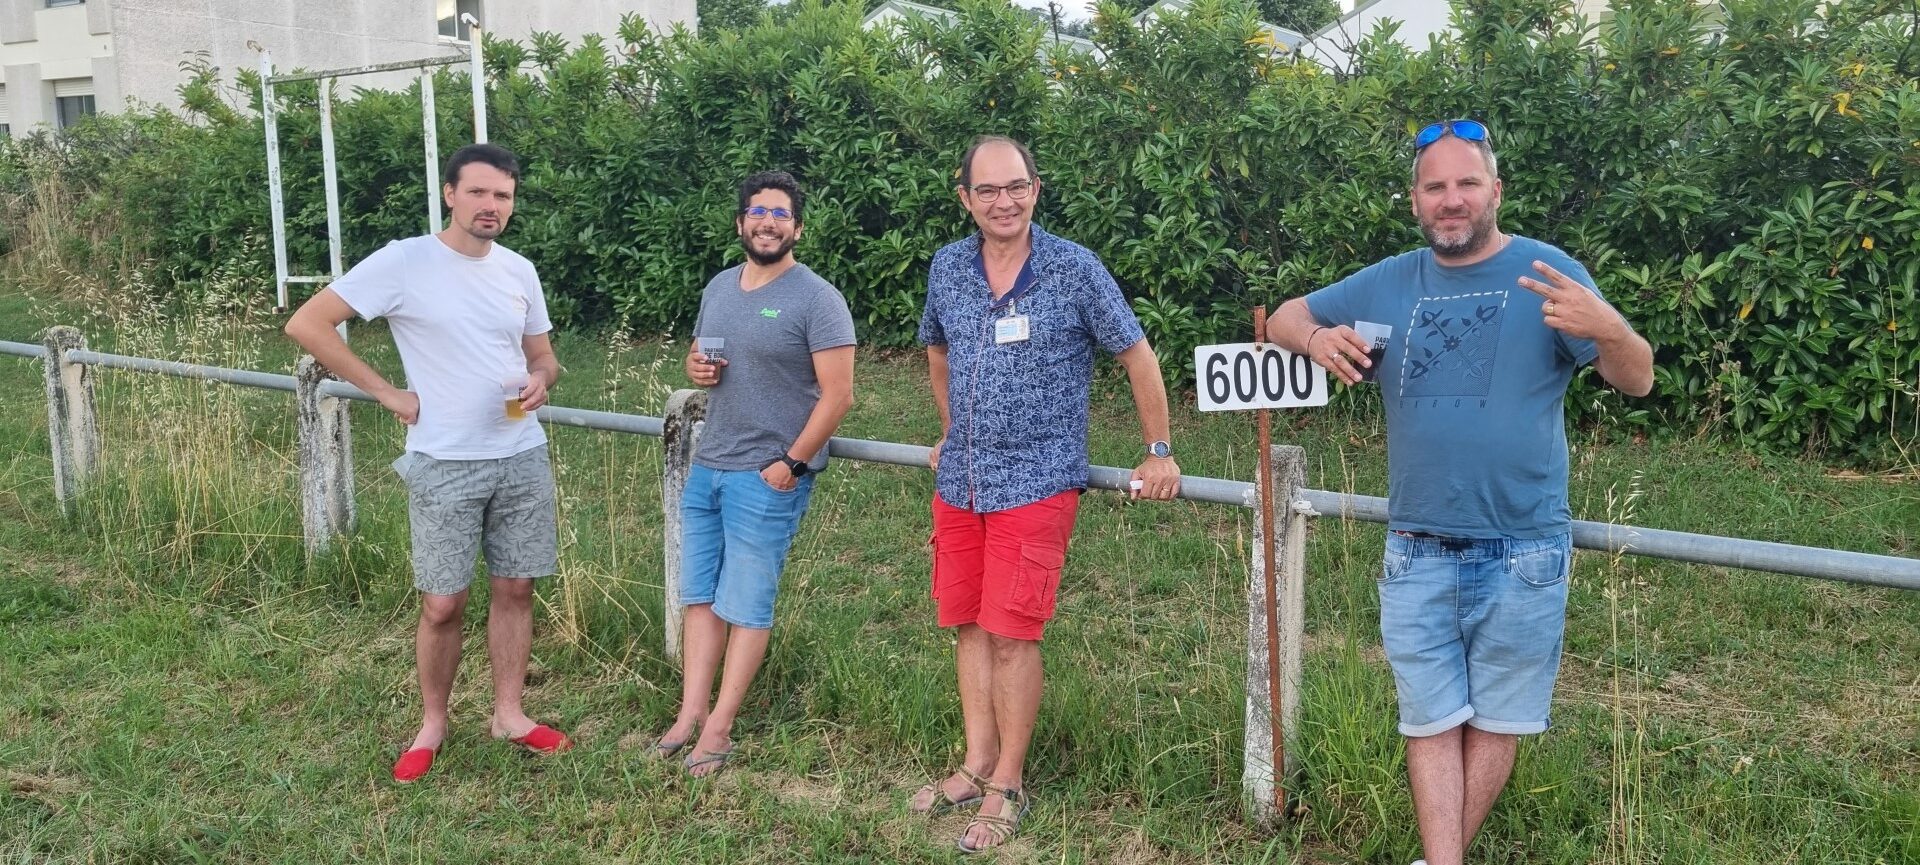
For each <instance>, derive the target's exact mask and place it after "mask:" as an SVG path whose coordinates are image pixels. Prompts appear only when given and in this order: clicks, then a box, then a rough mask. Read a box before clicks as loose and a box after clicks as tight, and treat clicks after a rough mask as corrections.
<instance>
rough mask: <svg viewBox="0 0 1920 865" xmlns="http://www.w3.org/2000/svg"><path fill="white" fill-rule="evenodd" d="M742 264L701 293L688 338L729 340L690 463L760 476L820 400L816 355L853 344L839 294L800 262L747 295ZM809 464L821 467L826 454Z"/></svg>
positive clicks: (849, 320)
mask: <svg viewBox="0 0 1920 865" xmlns="http://www.w3.org/2000/svg"><path fill="white" fill-rule="evenodd" d="M744 268H745V265H738V266H735V267H730V268H728V269H726V270H723V271H721V272H720V275H719V276H716V277H714V278H713V281H711V282H709V283H707V288H706V290H705V291H703V292H701V294H700V316H699V318H697V319H695V321H694V326H693V334H694V336H695V337H696V338H698V337H715V336H717V337H721V338H723V339H725V340H726V341H727V343H726V347H725V348H724V349H723V350H722V353H721V356H722V357H723V358H724V359H725V360H726V362H727V365H726V366H725V367H723V368H721V370H720V383H719V384H717V385H714V386H713V387H711V388H709V389H708V391H707V425H706V429H705V430H704V431H703V432H701V434H700V449H699V451H698V452H697V453H695V454H694V457H693V461H694V462H696V463H698V464H700V465H703V466H706V467H707V468H710V469H718V470H720V471H730V472H731V471H759V470H761V469H763V468H766V467H767V464H769V463H771V462H773V461H774V460H776V459H779V458H780V456H781V455H782V454H784V453H786V451H787V448H789V447H791V446H792V445H793V440H794V439H796V438H799V437H800V431H801V430H802V429H805V428H806V426H807V417H808V416H809V415H811V414H813V406H814V404H815V403H817V402H819V401H820V381H819V379H817V378H815V377H814V374H813V353H814V352H816V351H825V350H827V349H830V348H839V347H841V346H844V345H853V344H854V334H853V315H852V313H850V312H848V311H847V299H846V298H844V297H841V296H840V290H839V289H837V288H834V287H833V285H832V284H831V283H829V282H827V281H826V280H824V279H821V278H820V276H819V275H818V274H816V273H814V272H813V271H812V270H811V269H809V268H808V267H807V266H806V265H804V264H795V265H794V266H792V267H790V268H787V272H786V273H782V274H780V275H779V276H777V277H775V278H774V280H773V281H772V282H769V283H767V284H766V285H763V286H760V287H759V288H756V289H754V290H752V291H742V290H741V289H740V272H741V270H743V269H744ZM808 464H809V465H811V466H812V467H813V470H814V471H819V470H821V469H823V468H826V465H827V449H826V448H824V447H823V448H821V449H820V452H819V453H817V454H815V455H814V457H813V459H812V460H809V461H808Z"/></svg>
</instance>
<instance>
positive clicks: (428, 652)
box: [407, 590, 467, 750]
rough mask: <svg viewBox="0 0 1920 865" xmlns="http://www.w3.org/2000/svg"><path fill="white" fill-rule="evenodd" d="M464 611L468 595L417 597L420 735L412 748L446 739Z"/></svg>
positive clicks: (415, 653) (415, 641)
mask: <svg viewBox="0 0 1920 865" xmlns="http://www.w3.org/2000/svg"><path fill="white" fill-rule="evenodd" d="M466 609H467V593H466V591H465V590H462V591H461V592H460V593H459V594H457V595H430V594H427V593H425V592H421V593H420V625H419V627H418V629H417V630H415V631H414V635H413V658H414V667H415V670H416V672H417V674H418V675H419V678H420V703H421V705H422V708H423V711H422V713H421V715H422V716H421V721H420V731H419V732H418V733H415V734H414V737H413V744H412V745H409V746H407V748H408V750H412V749H414V748H438V747H440V742H441V741H442V740H444V739H446V737H447V703H448V701H449V700H450V699H451V697H452V695H453V677H454V674H455V673H457V672H459V670H460V625H461V618H462V615H463V614H464V613H465V612H466Z"/></svg>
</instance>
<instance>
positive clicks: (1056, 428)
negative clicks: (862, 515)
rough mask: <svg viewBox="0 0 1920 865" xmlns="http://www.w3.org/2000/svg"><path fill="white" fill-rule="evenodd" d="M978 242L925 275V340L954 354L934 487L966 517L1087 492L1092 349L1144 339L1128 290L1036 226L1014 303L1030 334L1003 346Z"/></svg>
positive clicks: (937, 260)
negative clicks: (1028, 276) (1022, 288)
mask: <svg viewBox="0 0 1920 865" xmlns="http://www.w3.org/2000/svg"><path fill="white" fill-rule="evenodd" d="M980 242H981V241H980V236H979V235H978V234H976V235H974V236H972V237H969V238H966V239H965V240H961V241H958V242H955V243H951V244H948V245H947V246H946V247H945V248H943V249H941V250H940V251H939V252H937V253H935V254H934V256H933V267H932V270H931V271H930V272H929V273H928V274H927V307H926V311H925V312H924V313H923V314H922V315H921V317H920V343H921V344H922V345H929V346H933V345H944V346H946V347H947V402H948V409H949V411H950V414H951V417H952V419H953V428H952V429H951V430H949V431H948V432H947V443H946V446H945V447H944V448H942V449H941V452H940V470H939V472H938V473H937V476H936V478H935V486H936V488H937V490H938V492H939V495H940V498H941V499H943V500H945V501H946V503H947V504H949V505H952V506H954V507H956V508H963V509H967V510H971V511H973V512H975V513H991V512H993V511H1004V510H1007V509H1009V508H1017V507H1020V506H1021V505H1026V504H1032V503H1034V502H1037V501H1040V500H1041V499H1044V498H1047V497H1049V496H1052V495H1056V494H1058V493H1061V492H1065V491H1067V490H1073V489H1085V488H1086V486H1087V400H1088V399H1089V398H1090V395H1091V393H1092V390H1093V360H1094V354H1093V350H1094V347H1095V346H1098V347H1099V348H1101V349H1103V350H1105V351H1106V352H1107V353H1108V354H1118V353H1120V352H1122V351H1125V350H1126V349H1128V348H1130V347H1132V346H1133V344H1134V343H1137V342H1139V341H1140V340H1142V339H1144V338H1145V337H1146V334H1145V333H1144V332H1142V331H1141V329H1140V321H1139V319H1137V318H1135V317H1134V315H1133V310H1132V309H1131V308H1129V307H1128V306H1127V299H1126V297H1125V296H1124V295H1122V294H1121V293H1120V286H1119V285H1117V284H1116V283H1115V282H1114V281H1113V276H1112V275H1111V274H1109V273H1107V268H1106V266H1105V265H1102V264H1101V263H1100V259H1099V258H1098V257H1096V256H1094V254H1093V253H1092V252H1090V251H1088V250H1087V249H1086V248H1085V247H1083V246H1080V245H1079V244H1076V243H1073V242H1071V241H1068V240H1063V239H1061V238H1058V237H1055V236H1053V235H1051V234H1048V233H1047V232H1045V231H1042V230H1041V229H1040V226H1038V225H1035V226H1033V252H1032V255H1031V257H1030V258H1029V259H1028V264H1029V266H1030V267H1031V268H1032V270H1033V275H1034V281H1033V284H1032V287H1031V288H1029V289H1028V290H1027V292H1026V293H1025V294H1024V295H1021V296H1020V297H1019V298H1018V299H1016V300H1015V301H1014V302H1013V304H1012V306H1013V310H1014V313H1015V314H1019V315H1024V316H1027V321H1028V332H1029V337H1028V339H1026V340H1025V341H1023V342H1013V343H1007V344H1004V345H997V344H995V343H994V338H993V323H994V321H995V320H996V319H998V318H1001V317H1003V316H1005V315H1007V314H1008V313H1007V309H1006V307H1004V306H1002V307H1001V308H999V309H997V310H996V309H993V308H992V307H993V291H992V289H990V288H988V287H987V279H986V275H985V271H983V270H982V268H981V263H980Z"/></svg>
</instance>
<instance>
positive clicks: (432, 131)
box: [255, 14, 487, 329]
mask: <svg viewBox="0 0 1920 865" xmlns="http://www.w3.org/2000/svg"><path fill="white" fill-rule="evenodd" d="M461 19H462V21H464V22H465V23H466V25H467V27H468V28H469V33H470V35H469V36H468V40H469V41H468V49H467V53H466V54H448V55H442V56H438V57H423V58H419V59H414V60H397V61H394V62H391V63H375V64H372V65H368V66H354V67H349V68H342V69H323V70H320V71H318V72H296V73H292V74H288V75H275V74H274V72H273V55H272V54H271V52H268V51H267V50H266V49H264V48H259V46H257V45H256V46H255V47H256V48H259V51H260V114H261V116H262V118H263V119H264V121H265V123H266V139H267V185H268V201H269V203H270V206H271V207H272V210H273V279H274V311H275V312H286V311H287V309H288V305H289V304H288V299H287V286H289V285H293V284H309V285H326V284H329V283H331V282H333V281H334V280H336V279H339V278H340V276H341V275H342V274H344V273H346V267H345V263H344V262H343V261H342V258H341V235H340V167H339V162H338V160H337V159H336V158H335V156H334V147H333V83H334V80H335V79H338V78H348V77H352V76H355V75H374V74H378V73H382V72H404V71H406V70H409V69H416V70H419V80H420V122H421V127H422V128H423V129H424V130H425V133H426V135H425V138H426V146H425V157H426V181H427V182H426V189H427V230H428V231H430V232H437V231H439V230H440V225H441V215H440V141H439V129H438V125H437V124H436V122H435V121H436V119H437V117H438V113H437V112H436V110H435V107H434V94H433V75H434V73H435V72H436V71H438V70H439V69H440V67H443V66H453V65H456V64H460V63H466V64H468V66H469V70H470V77H471V78H472V79H473V81H472V83H473V140H474V143H476V144H483V143H485V142H486V140H487V83H486V72H485V69H484V68H483V67H482V65H481V41H482V40H481V37H482V35H483V34H482V31H481V28H480V22H479V20H478V19H476V18H474V16H473V15H472V14H466V15H463V16H461ZM299 81H318V82H319V89H320V93H319V104H320V160H321V170H322V172H323V173H324V178H325V186H326V196H327V259H328V261H327V264H328V268H327V271H328V272H327V273H325V274H312V275H306V274H295V273H292V272H291V271H290V269H289V265H288V263H287V205H286V190H285V183H284V178H283V175H282V174H281V169H280V126H279V118H278V112H277V111H276V110H275V105H274V98H273V89H274V87H275V86H276V85H281V84H292V83H295V82H299ZM343 329H344V328H343Z"/></svg>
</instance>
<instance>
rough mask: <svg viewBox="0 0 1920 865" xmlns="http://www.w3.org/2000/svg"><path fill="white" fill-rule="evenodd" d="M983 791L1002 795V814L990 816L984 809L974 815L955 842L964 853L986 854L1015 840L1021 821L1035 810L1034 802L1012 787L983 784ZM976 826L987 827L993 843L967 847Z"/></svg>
mask: <svg viewBox="0 0 1920 865" xmlns="http://www.w3.org/2000/svg"><path fill="white" fill-rule="evenodd" d="M981 789H982V790H985V791H986V792H987V793H988V794H993V793H998V794H1000V813H998V814H988V813H987V811H986V809H985V808H982V809H980V813H978V814H975V815H974V817H973V820H972V821H970V822H968V823H967V828H965V829H963V830H961V832H960V839H959V840H958V841H956V842H955V844H956V845H957V846H959V848H960V852H962V853H984V852H986V851H988V850H992V849H993V848H995V847H998V846H1000V845H1002V844H1005V843H1007V842H1008V841H1011V840H1013V836H1014V835H1015V834H1017V833H1019V831H1020V819H1021V818H1022V817H1025V816H1027V812H1028V811H1030V810H1032V809H1033V801H1032V800H1030V799H1028V798H1027V797H1026V794H1024V793H1021V792H1020V791H1019V790H1016V789H1014V788H1012V787H1001V786H998V785H995V784H982V785H981ZM1009 811H1011V812H1012V814H1011V815H1009V814H1008V812H1009ZM975 826H985V827H987V833H988V834H989V835H991V836H993V841H992V843H989V844H983V845H981V846H979V847H969V846H967V835H968V834H969V833H971V832H972V831H973V827H975Z"/></svg>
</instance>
